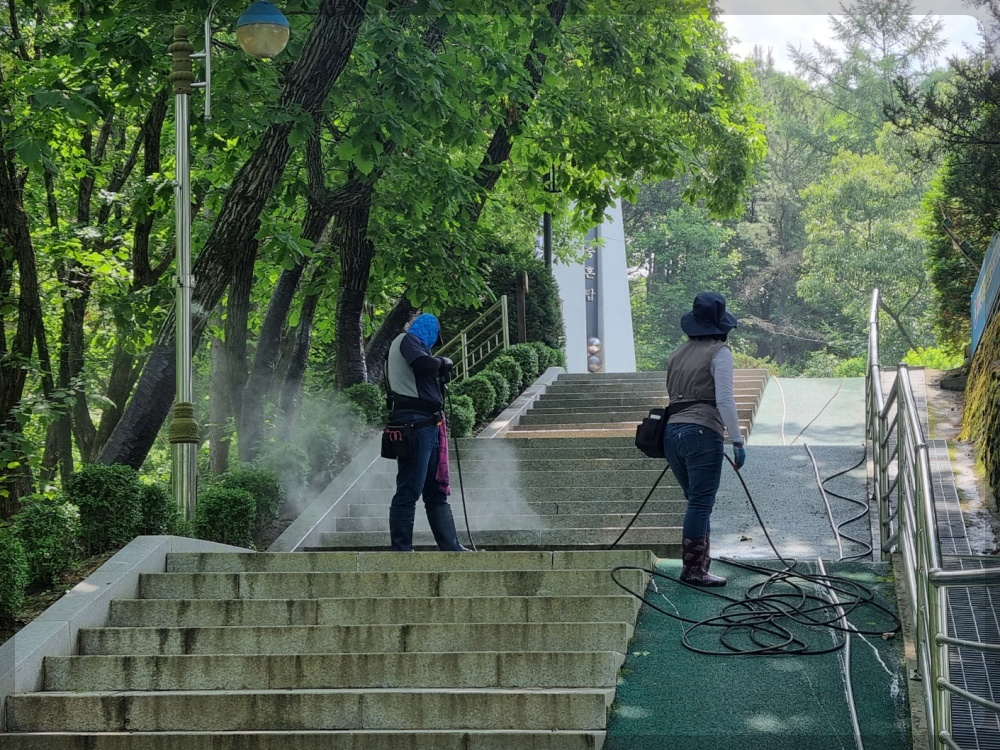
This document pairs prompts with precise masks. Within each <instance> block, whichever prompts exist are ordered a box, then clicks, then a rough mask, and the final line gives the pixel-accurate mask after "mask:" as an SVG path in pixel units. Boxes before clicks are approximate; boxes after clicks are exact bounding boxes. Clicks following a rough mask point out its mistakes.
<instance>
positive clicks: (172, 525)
mask: <svg viewBox="0 0 1000 750" xmlns="http://www.w3.org/2000/svg"><path fill="white" fill-rule="evenodd" d="M139 493H140V494H139V501H140V504H141V505H142V527H141V528H140V529H139V533H140V534H176V533H178V532H179V531H182V526H183V519H182V518H181V510H180V508H178V507H177V503H175V502H174V498H173V497H171V495H170V491H169V490H168V489H167V488H166V487H164V486H163V485H162V484H142V485H141V486H140V489H139Z"/></svg>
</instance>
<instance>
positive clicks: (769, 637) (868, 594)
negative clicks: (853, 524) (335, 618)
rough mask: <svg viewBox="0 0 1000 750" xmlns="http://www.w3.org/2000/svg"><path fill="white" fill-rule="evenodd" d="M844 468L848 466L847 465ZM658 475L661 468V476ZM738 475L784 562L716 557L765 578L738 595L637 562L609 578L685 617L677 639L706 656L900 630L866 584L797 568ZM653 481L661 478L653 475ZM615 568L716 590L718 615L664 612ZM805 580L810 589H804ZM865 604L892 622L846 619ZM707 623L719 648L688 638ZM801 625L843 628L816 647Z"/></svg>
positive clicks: (792, 650)
mask: <svg viewBox="0 0 1000 750" xmlns="http://www.w3.org/2000/svg"><path fill="white" fill-rule="evenodd" d="M726 460H727V461H728V462H729V464H730V465H731V466H732V467H733V470H734V471H735V470H736V466H735V464H733V461H732V459H730V458H729V456H726ZM848 471H850V470H849V469H848ZM842 473H843V472H842ZM662 476H663V475H662V474H661V478H662ZM736 476H737V478H738V479H739V480H740V484H741V485H742V486H743V491H744V492H746V495H747V499H748V500H749V501H750V507H751V509H752V510H753V512H754V515H755V516H756V517H757V522H758V523H759V524H760V528H761V530H762V531H763V532H764V536H765V538H766V539H767V543H768V545H770V547H771V550H772V551H773V552H774V554H775V556H776V557H777V559H778V560H779V561H780V563H781V564H782V565H784V568H782V569H775V568H771V567H767V566H764V565H751V564H749V563H741V562H737V561H735V560H732V559H730V558H720V560H719V562H723V563H725V564H727V565H732V566H734V567H737V568H742V569H744V570H749V571H752V572H754V573H759V574H760V575H763V576H766V578H765V580H764V581H763V582H761V583H757V584H755V585H753V586H751V587H750V588H749V589H748V590H747V593H746V595H745V596H744V597H743V598H742V599H737V598H734V597H730V596H726V595H725V594H722V593H719V592H718V591H715V590H712V589H711V588H704V587H701V586H696V585H693V584H689V583H685V582H684V581H681V580H680V579H679V578H674V577H673V576H668V575H666V574H664V573H661V572H659V571H657V570H652V569H649V568H643V567H640V566H635V565H619V566H617V567H616V568H614V569H612V571H611V578H612V580H613V581H614V582H615V583H616V584H617V585H618V586H619V587H620V588H622V589H624V590H625V591H627V592H628V593H629V594H631V595H632V596H634V597H636V598H637V599H639V600H641V601H642V602H643V603H644V604H647V605H649V606H650V607H651V608H653V609H654V610H656V611H657V612H660V613H661V614H664V615H666V616H667V617H670V618H672V619H675V620H679V621H680V622H684V623H688V624H689V625H690V627H688V628H687V629H686V630H685V631H684V634H683V636H682V639H681V640H682V644H683V646H684V648H686V649H688V650H689V651H692V652H694V653H698V654H705V655H709V656H818V655H820V654H829V653H832V652H835V651H839V650H840V649H842V648H844V645H845V643H846V640H847V636H848V635H849V634H850V633H857V634H859V635H880V636H884V635H886V634H887V633H898V632H899V630H900V621H899V617H898V616H897V615H896V614H895V613H893V612H891V611H890V610H889V609H888V608H887V607H885V606H883V605H882V604H879V603H878V602H876V601H875V595H874V594H873V593H872V591H871V589H869V588H868V587H866V586H863V585H861V584H859V583H857V582H856V581H852V580H850V579H847V578H842V577H839V576H833V575H822V574H815V573H807V572H802V571H799V570H797V569H796V566H797V565H798V563H797V562H796V561H795V560H794V559H791V558H788V559H786V558H785V557H784V556H783V555H782V554H781V553H780V552H779V551H778V549H777V547H776V546H775V544H774V541H773V540H772V539H771V535H770V533H769V532H768V530H767V527H766V526H765V525H764V520H763V519H762V518H761V516H760V512H759V511H758V510H757V506H756V505H755V504H754V501H753V496H752V495H751V494H750V490H749V488H748V487H747V485H746V482H745V481H744V480H743V477H742V475H741V474H740V473H739V472H738V471H737V472H736ZM835 476H839V475H835ZM831 478H832V477H831ZM657 483H659V479H657ZM654 489H655V485H654ZM651 494H652V490H651V491H650V495H651ZM647 499H648V497H647ZM643 504H645V501H644V503H643ZM640 510H641V509H640ZM637 515H638V514H637ZM633 520H634V519H633ZM619 570H641V571H643V572H645V573H648V574H649V575H650V576H652V577H653V584H654V587H655V580H656V579H663V580H667V581H672V582H674V583H677V584H680V585H682V586H687V587H688V588H693V589H696V590H698V591H699V592H700V593H703V594H706V595H708V596H714V597H716V598H718V599H720V600H723V601H725V602H727V604H726V606H725V607H724V608H723V610H722V612H721V613H720V614H719V615H716V616H714V617H710V618H707V619H704V620H692V619H690V618H687V617H684V616H682V615H681V614H680V613H679V612H678V613H676V614H675V613H673V612H668V611H667V610H665V609H663V608H662V607H660V606H659V605H658V604H655V603H654V602H651V601H650V600H649V599H647V598H646V597H645V596H644V595H643V594H640V593H639V592H636V591H632V590H631V589H630V588H629V587H628V586H626V585H625V584H623V583H622V582H621V581H620V580H619V579H618V577H617V575H616V574H617V572H618V571H619ZM807 586H808V587H809V589H810V591H807V590H806V587H807ZM817 589H826V590H827V591H828V592H835V593H836V594H837V597H831V599H839V605H835V604H834V603H833V601H831V599H827V598H824V597H821V596H819V595H818V594H816V593H811V592H813V591H816V590H817ZM864 607H870V608H872V609H874V610H876V611H877V612H881V613H882V614H884V615H885V616H886V617H887V618H888V619H889V621H890V623H891V625H892V626H891V628H880V629H876V630H862V629H860V628H858V627H856V626H854V625H852V624H849V623H848V622H847V617H848V616H849V615H850V614H852V613H853V612H855V611H857V610H860V609H862V608H864ZM871 619H872V618H871V616H868V617H867V620H866V621H870V620H871ZM841 623H843V624H841ZM706 628H718V629H719V630H721V633H720V635H719V643H720V645H721V648H719V649H706V648H702V647H700V646H695V645H694V644H693V643H692V642H691V641H690V636H691V634H692V633H695V632H696V631H699V630H703V629H706ZM803 629H804V630H805V631H806V632H809V631H812V630H815V629H821V630H822V631H823V632H829V631H833V632H834V634H836V633H842V634H843V636H842V637H840V638H839V639H836V638H835V641H834V644H833V645H832V646H825V647H816V646H813V645H810V643H809V642H808V641H807V640H805V638H804V636H803V635H801V634H800V631H801V630H803Z"/></svg>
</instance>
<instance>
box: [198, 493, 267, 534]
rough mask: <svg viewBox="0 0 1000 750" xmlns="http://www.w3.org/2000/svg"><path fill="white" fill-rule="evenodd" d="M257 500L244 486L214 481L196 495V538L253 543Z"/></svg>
mask: <svg viewBox="0 0 1000 750" xmlns="http://www.w3.org/2000/svg"><path fill="white" fill-rule="evenodd" d="M257 519H258V516H257V501H256V500H255V499H254V496H253V495H251V494H250V493H249V492H247V491H246V490H239V489H231V488H229V487H221V486H219V485H215V486H213V487H209V488H208V489H207V490H205V491H204V492H203V493H201V497H199V498H198V507H197V508H196V509H195V513H194V530H195V534H197V536H198V538H199V539H207V540H208V541H210V542H220V543H222V544H233V545H236V546H237V547H253V535H254V532H256V530H257Z"/></svg>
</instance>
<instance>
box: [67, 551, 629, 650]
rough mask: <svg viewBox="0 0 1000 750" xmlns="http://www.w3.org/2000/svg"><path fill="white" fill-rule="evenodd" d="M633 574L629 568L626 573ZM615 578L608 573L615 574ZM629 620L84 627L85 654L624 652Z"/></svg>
mask: <svg viewBox="0 0 1000 750" xmlns="http://www.w3.org/2000/svg"><path fill="white" fill-rule="evenodd" d="M621 572H631V571H621ZM609 577H610V576H609ZM631 637H632V626H631V625H630V624H628V623H624V622H582V623H581V622H556V623H549V622H528V623H416V624H403V625H315V626H310V625H286V626H283V627H256V626H249V627H243V626H232V627H223V628H81V629H80V644H79V645H80V655H81V656H112V655H114V656H141V655H147V656H153V655H157V656H170V655H219V654H243V655H247V656H250V655H255V654H275V655H280V654H288V655H296V654H347V653H403V652H407V653H414V652H434V651H438V652H447V651H468V650H469V649H470V646H471V645H472V644H483V645H484V646H488V647H489V648H490V650H491V651H617V652H619V653H621V652H624V650H625V648H626V646H627V645H628V641H629V638H631Z"/></svg>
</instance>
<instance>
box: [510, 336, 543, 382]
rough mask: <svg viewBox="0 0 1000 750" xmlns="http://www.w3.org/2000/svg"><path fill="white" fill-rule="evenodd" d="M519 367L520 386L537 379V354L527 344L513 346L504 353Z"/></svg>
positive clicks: (533, 348)
mask: <svg viewBox="0 0 1000 750" xmlns="http://www.w3.org/2000/svg"><path fill="white" fill-rule="evenodd" d="M504 354H506V355H507V356H508V357H510V358H512V359H513V360H514V361H515V362H517V364H519V365H520V366H521V377H522V378H523V380H522V384H523V385H529V384H530V383H531V382H532V381H533V380H534V379H535V378H537V377H538V352H536V351H535V347H533V346H531V345H529V344H514V346H511V347H509V348H508V349H507V351H505V352H504Z"/></svg>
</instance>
